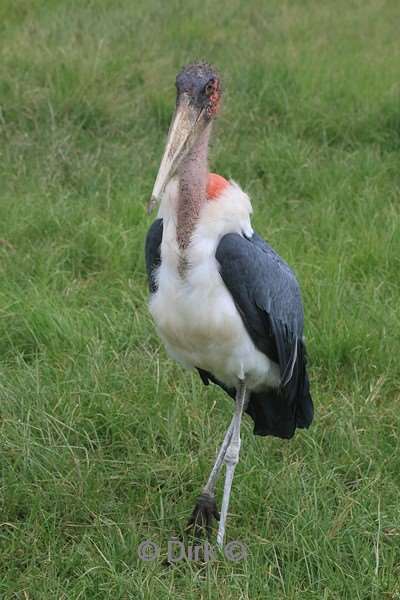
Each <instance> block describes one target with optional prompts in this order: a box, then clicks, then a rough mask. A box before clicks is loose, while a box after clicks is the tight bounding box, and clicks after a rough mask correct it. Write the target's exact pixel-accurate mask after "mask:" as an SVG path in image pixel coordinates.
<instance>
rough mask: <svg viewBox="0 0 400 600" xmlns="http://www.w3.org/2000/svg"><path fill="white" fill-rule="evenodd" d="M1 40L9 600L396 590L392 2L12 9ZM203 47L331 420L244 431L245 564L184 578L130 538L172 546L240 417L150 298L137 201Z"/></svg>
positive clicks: (234, 529)
mask: <svg viewBox="0 0 400 600" xmlns="http://www.w3.org/2000/svg"><path fill="white" fill-rule="evenodd" d="M0 45H1V53H0V239H1V240H2V241H1V243H0V353H1V354H0V357H1V362H0V406H1V408H0V411H1V413H0V429H1V432H0V466H1V491H0V598H1V599H2V600H3V599H4V600H8V599H14V598H17V599H21V600H36V599H38V600H42V599H47V598H48V599H52V600H53V599H66V600H71V599H73V600H75V599H77V600H78V599H86V598H88V599H90V600H94V599H100V598H101V599H102V598H104V599H106V598H112V599H113V600H114V599H120V598H121V599H128V598H132V599H135V600H136V599H141V598H143V599H147V598H149V599H153V598H159V599H163V598H177V599H181V600H187V599H191V598H193V599H195V598H196V599H197V598H202V599H210V600H215V599H225V598H232V599H234V600H239V599H241V600H250V599H251V600H254V599H256V598H268V599H274V600H279V599H286V598H289V599H295V598H301V599H302V600H311V599H315V600H317V599H318V600H320V599H339V600H341V599H351V600H355V599H362V600H369V599H378V600H381V599H388V600H389V599H392V600H394V599H397V598H400V503H399V485H400V447H399V446H400V443H399V437H400V436H399V429H400V384H399V381H400V361H399V349H400V307H399V291H400V290H399V287H400V286H399V282H400V277H399V270H400V259H399V257H400V217H399V184H400V175H399V158H400V104H399V67H400V59H399V53H398V3H397V2H396V1H394V0H393V1H390V0H388V1H386V2H385V1H379V0H363V1H361V0H360V1H358V0H354V1H351V2H349V1H346V2H345V1H344V0H335V1H333V0H331V1H328V0H322V1H320V2H317V1H311V0H305V1H303V0H292V1H287V2H281V1H278V0H271V1H269V2H268V3H267V2H264V1H262V0H252V1H249V2H242V1H240V0H224V1H223V2H219V3H218V4H217V3H216V2H211V0H205V1H204V2H201V3H199V2H195V1H194V0H187V1H186V2H185V3H180V2H179V3H178V2H177V1H171V2H162V1H161V0H147V1H146V2H144V1H142V0H140V1H139V0H135V2H129V1H128V0H115V1H114V2H112V1H107V0H99V1H96V2H94V1H91V0H84V1H81V2H67V1H66V0H63V1H61V0H60V1H57V0H54V1H50V0H47V1H45V0H36V1H33V0H32V1H30V0H13V1H11V0H2V1H1V2H0ZM199 58H205V59H208V60H210V61H212V62H213V63H215V64H216V65H217V66H218V68H219V70H220V72H221V73H222V75H223V80H224V88H225V100H224V107H223V113H222V115H221V117H220V119H219V121H218V124H217V127H216V129H215V134H216V135H215V138H214V142H213V148H212V156H211V162H212V168H213V170H215V171H217V172H219V173H221V174H222V175H225V176H226V177H233V178H234V179H236V180H237V181H238V182H240V184H241V185H242V187H243V188H244V189H246V190H247V191H248V192H249V194H250V195H251V198H252V201H253V206H254V211H255V213H254V224H255V227H256V229H257V230H258V231H259V233H260V234H262V235H263V236H264V237H266V238H267V239H268V240H269V241H270V242H271V243H272V245H273V246H274V247H275V248H276V249H277V250H278V251H279V252H280V253H281V254H282V255H283V256H284V257H285V258H286V259H287V260H288V261H289V262H290V264H291V265H292V266H293V268H294V269H295V271H296V272H297V274H298V277H299V279H300V282H301V286H302V290H303V296H304V301H305V310H306V336H307V343H308V347H309V354H310V363H311V365H310V367H311V369H310V370H311V380H312V390H313V396H314V400H315V405H316V418H315V423H314V424H313V426H312V428H311V429H310V430H309V431H305V432H304V431H301V432H299V433H297V434H296V436H295V438H294V439H293V440H292V441H291V442H289V443H288V442H286V441H284V440H278V439H272V438H265V439H262V438H255V437H254V436H253V435H252V427H251V423H250V420H249V419H248V418H246V420H245V423H244V425H243V428H242V452H241V460H240V463H239V465H238V467H237V469H236V476H235V481H234V484H233V497H232V500H231V513H232V514H231V516H230V518H229V523H228V539H230V540H234V539H238V540H241V541H242V542H243V543H245V544H246V545H247V548H248V557H247V559H246V560H244V561H241V562H238V563H233V562H229V561H227V560H224V559H223V557H221V558H218V560H216V561H214V562H212V563H210V564H208V565H207V566H204V565H201V564H198V563H193V562H181V563H179V564H176V565H175V566H174V567H172V568H171V567H170V568H168V567H166V566H164V565H163V563H162V561H161V560H158V561H155V562H152V563H145V562H143V561H140V560H139V559H138V554H137V549H138V544H139V543H140V542H141V541H143V540H145V539H151V540H153V541H155V542H157V543H159V544H160V545H161V546H162V547H163V549H165V548H166V544H167V541H168V540H169V539H170V538H171V536H172V535H173V534H175V533H177V532H178V533H179V532H180V531H181V529H182V527H183V524H184V523H185V520H186V518H187V517H188V515H189V514H190V512H191V509H192V505H193V502H194V499H195V497H196V496H197V494H198V493H199V491H200V489H201V487H202V485H203V483H204V481H205V479H206V477H207V475H208V470H209V468H210V465H211V463H212V460H213V458H214V456H215V451H216V448H217V446H218V444H219V442H220V440H221V439H222V437H223V432H224V429H225V428H226V426H227V423H228V422H229V419H230V416H231V414H232V409H233V405H232V403H231V401H230V400H229V399H228V398H226V397H225V396H224V395H223V393H222V392H220V391H218V390H216V389H211V388H204V387H203V386H202V385H201V383H200V381H199V380H198V378H197V376H196V375H194V374H190V373H188V372H184V371H183V370H182V369H181V368H180V367H178V366H177V365H175V364H174V363H173V362H172V361H171V360H169V359H168V358H167V356H166V354H165V352H164V350H163V348H162V347H161V345H160V342H159V340H158V338H157V336H156V334H155V331H154V328H153V326H152V323H151V321H150V318H149V315H148V313H147V308H146V300H147V289H146V278H145V273H144V260H143V241H144V236H145V232H146V229H147V227H148V226H149V224H150V220H149V218H148V217H147V216H146V213H145V204H146V202H147V200H148V198H149V193H150V191H151V188H152V184H153V181H154V177H155V174H156V170H157V166H158V162H159V160H160V157H161V152H162V147H163V143H164V140H165V133H166V130H167V127H168V123H169V119H170V115H171V111H172V108H173V103H174V77H175V74H176V71H177V70H178V68H179V67H180V66H182V64H184V63H186V62H190V61H192V60H194V59H199ZM218 493H219V499H220V493H221V490H220V489H219V492H218Z"/></svg>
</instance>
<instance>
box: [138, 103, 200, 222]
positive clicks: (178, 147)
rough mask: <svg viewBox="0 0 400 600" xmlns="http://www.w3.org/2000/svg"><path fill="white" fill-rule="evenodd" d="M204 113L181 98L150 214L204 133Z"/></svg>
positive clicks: (174, 117) (158, 176)
mask: <svg viewBox="0 0 400 600" xmlns="http://www.w3.org/2000/svg"><path fill="white" fill-rule="evenodd" d="M202 113H203V109H199V108H195V107H194V106H193V105H192V104H191V103H190V101H189V98H188V97H187V96H186V95H185V94H184V95H182V96H181V97H180V99H179V103H178V105H177V108H176V111H175V114H174V116H173V119H172V122H171V125H170V128H169V132H168V138H167V145H166V146H165V150H164V154H163V157H162V160H161V164H160V168H159V170H158V173H157V178H156V182H155V184H154V187H153V193H152V194H151V199H150V202H149V203H148V205H147V212H148V214H150V213H151V211H152V210H153V208H154V207H155V206H156V204H157V202H159V201H160V200H161V197H162V195H163V192H164V190H165V188H166V185H167V183H168V182H169V181H170V179H171V178H172V177H173V176H174V175H175V173H176V171H177V169H178V167H179V164H180V163H181V161H182V159H183V158H184V156H185V155H186V154H187V153H188V151H189V150H190V148H192V146H193V143H194V141H195V140H196V138H197V137H198V134H199V133H200V132H201V131H202V129H203V127H204V125H203V119H201V116H202Z"/></svg>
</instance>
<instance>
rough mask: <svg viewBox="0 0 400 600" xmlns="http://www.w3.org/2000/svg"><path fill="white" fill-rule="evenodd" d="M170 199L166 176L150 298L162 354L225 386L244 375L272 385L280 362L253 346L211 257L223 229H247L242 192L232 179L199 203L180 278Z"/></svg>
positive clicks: (172, 191)
mask: <svg viewBox="0 0 400 600" xmlns="http://www.w3.org/2000/svg"><path fill="white" fill-rule="evenodd" d="M175 199H176V183H175V182H171V184H170V186H169V189H167V190H166V194H165V197H164V200H163V203H162V205H161V208H160V211H159V216H160V217H162V218H163V239H162V244H161V266H160V267H159V269H158V272H157V275H156V279H157V283H158V289H157V292H156V293H155V294H153V295H152V296H151V298H150V305H149V307H150V312H151V314H152V316H153V319H154V321H155V323H156V326H157V330H158V332H159V335H160V337H161V339H162V340H163V342H164V344H165V347H166V349H167V351H168V353H169V354H170V355H171V356H172V357H173V358H175V359H176V360H177V361H179V362H180V363H182V364H183V365H185V366H186V367H188V368H196V367H198V368H201V369H204V370H206V371H209V372H211V373H212V374H213V375H214V376H215V377H217V378H218V379H220V380H221V381H222V382H224V383H225V384H226V385H228V386H230V387H234V386H236V385H237V383H238V379H239V378H240V379H243V378H244V377H245V378H246V381H247V384H248V386H249V388H250V389H252V390H258V389H263V388H266V387H277V386H278V385H279V380H280V375H279V367H278V365H276V364H275V363H273V362H272V361H270V360H269V359H268V358H267V357H266V356H265V355H264V354H263V353H261V352H259V351H258V350H257V349H256V347H255V346H254V344H253V342H252V340H251V338H250V336H249V334H248V333H247V331H246V329H245V327H244V325H243V321H242V319H241V317H240V315H239V313H238V311H237V309H236V306H235V304H234V302H233V299H232V297H231V295H230V293H229V291H228V290H227V288H226V287H225V284H224V282H223V281H222V278H221V276H220V273H219V265H218V262H217V260H216V258H215V252H216V249H217V246H218V243H219V242H220V240H221V238H222V237H223V236H224V235H225V234H227V233H239V234H246V236H251V235H252V233H253V230H252V227H251V223H250V214H251V204H250V201H249V198H248V196H247V195H246V194H245V193H244V192H243V191H242V190H241V189H240V188H239V186H237V185H236V184H235V183H233V182H231V184H230V186H229V187H228V188H226V189H225V190H224V191H223V192H222V194H221V196H220V197H219V198H218V199H217V200H210V201H208V202H207V203H206V204H205V205H204V206H203V208H202V210H201V214H200V218H199V221H198V223H197V225H196V228H195V230H194V232H193V236H192V240H191V243H190V245H189V247H188V249H187V250H186V252H185V262H186V263H187V265H188V268H187V269H186V272H185V275H184V277H182V276H181V275H180V273H179V262H180V257H181V255H180V250H179V248H178V244H177V241H176V223H175V219H174V215H175ZM238 277H240V273H238Z"/></svg>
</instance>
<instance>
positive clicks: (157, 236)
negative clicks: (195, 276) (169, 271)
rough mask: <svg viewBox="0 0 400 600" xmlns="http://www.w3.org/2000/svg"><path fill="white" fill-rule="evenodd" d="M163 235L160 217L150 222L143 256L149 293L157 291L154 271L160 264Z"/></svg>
mask: <svg viewBox="0 0 400 600" xmlns="http://www.w3.org/2000/svg"><path fill="white" fill-rule="evenodd" d="M162 235H163V222H162V219H156V220H155V221H154V223H152V224H151V226H150V229H149V231H148V232H147V236H146V244H145V258H146V271H147V277H148V280H149V290H150V293H151V294H154V292H156V291H157V283H156V280H155V278H154V273H155V270H156V269H157V267H159V266H160V264H161V240H162Z"/></svg>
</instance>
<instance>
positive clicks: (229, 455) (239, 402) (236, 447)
mask: <svg viewBox="0 0 400 600" xmlns="http://www.w3.org/2000/svg"><path fill="white" fill-rule="evenodd" d="M247 401H248V392H247V389H246V384H245V382H244V381H243V380H240V383H239V387H238V389H237V393H236V407H235V415H234V417H233V420H232V424H231V425H233V429H232V434H231V437H230V441H229V443H228V447H227V449H226V452H225V456H224V459H223V461H224V463H225V465H226V474H225V484H224V495H223V498H222V507H221V515H220V520H219V527H218V534H217V544H218V546H220V547H222V546H223V544H224V536H225V522H226V516H227V514H228V507H229V497H230V494H231V487H232V481H233V475H234V472H235V467H236V465H237V463H238V462H239V451H240V423H241V420H242V414H243V410H244V409H245V407H246V404H247ZM224 441H225V440H224Z"/></svg>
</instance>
